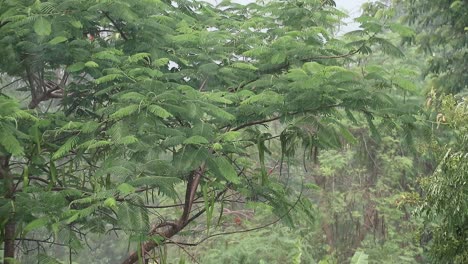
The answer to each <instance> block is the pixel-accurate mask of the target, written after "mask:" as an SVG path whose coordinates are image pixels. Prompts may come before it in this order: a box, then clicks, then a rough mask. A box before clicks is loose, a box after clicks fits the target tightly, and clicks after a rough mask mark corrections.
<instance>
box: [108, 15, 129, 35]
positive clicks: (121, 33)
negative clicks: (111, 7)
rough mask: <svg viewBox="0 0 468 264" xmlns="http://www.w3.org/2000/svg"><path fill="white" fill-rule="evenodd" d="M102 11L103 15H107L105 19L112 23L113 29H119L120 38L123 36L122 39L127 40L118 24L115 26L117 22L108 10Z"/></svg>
mask: <svg viewBox="0 0 468 264" xmlns="http://www.w3.org/2000/svg"><path fill="white" fill-rule="evenodd" d="M102 13H103V14H104V16H106V17H107V19H109V20H110V22H111V23H112V25H114V27H115V29H117V31H119V33H120V35H121V36H122V38H123V39H124V40H128V38H127V35H125V33H124V32H123V30H122V29H121V28H120V27H119V26H117V23H116V22H115V20H114V19H112V18H111V17H110V15H109V12H102Z"/></svg>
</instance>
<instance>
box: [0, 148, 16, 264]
mask: <svg viewBox="0 0 468 264" xmlns="http://www.w3.org/2000/svg"><path fill="white" fill-rule="evenodd" d="M9 163H10V157H9V156H0V179H1V180H3V183H4V188H5V189H4V191H3V193H4V197H5V198H6V199H13V192H14V185H13V176H12V175H11V174H10V164H9ZM13 217H14V216H13V214H11V215H10V217H9V220H8V222H7V223H6V224H5V227H4V230H3V231H4V234H5V237H4V242H5V244H4V245H5V246H4V252H3V259H4V260H5V264H10V263H13V262H12V261H8V259H14V258H15V238H16V237H15V232H16V223H15V220H14V218H13Z"/></svg>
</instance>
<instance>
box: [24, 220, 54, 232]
mask: <svg viewBox="0 0 468 264" xmlns="http://www.w3.org/2000/svg"><path fill="white" fill-rule="evenodd" d="M48 223H49V218H48V217H41V218H38V219H35V220H33V221H32V222H30V223H29V224H27V225H26V226H25V227H24V233H25V234H26V233H29V232H31V231H33V230H36V229H39V228H41V227H44V226H46V225H47V224H48Z"/></svg>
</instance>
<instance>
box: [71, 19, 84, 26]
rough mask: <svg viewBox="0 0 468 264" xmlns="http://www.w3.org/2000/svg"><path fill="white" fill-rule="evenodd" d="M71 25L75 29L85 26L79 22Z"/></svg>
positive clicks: (75, 21)
mask: <svg viewBox="0 0 468 264" xmlns="http://www.w3.org/2000/svg"><path fill="white" fill-rule="evenodd" d="M70 24H71V25H72V26H73V27H75V28H83V24H81V22H80V21H79V20H73V21H71V22H70Z"/></svg>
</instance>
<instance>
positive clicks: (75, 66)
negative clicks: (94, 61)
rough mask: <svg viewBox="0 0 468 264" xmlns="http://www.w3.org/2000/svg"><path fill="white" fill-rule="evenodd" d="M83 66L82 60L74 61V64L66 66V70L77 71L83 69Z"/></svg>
mask: <svg viewBox="0 0 468 264" xmlns="http://www.w3.org/2000/svg"><path fill="white" fill-rule="evenodd" d="M84 67H85V64H84V62H77V63H74V64H72V65H70V66H68V67H67V71H69V72H77V71H81V70H83V69H84Z"/></svg>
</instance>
